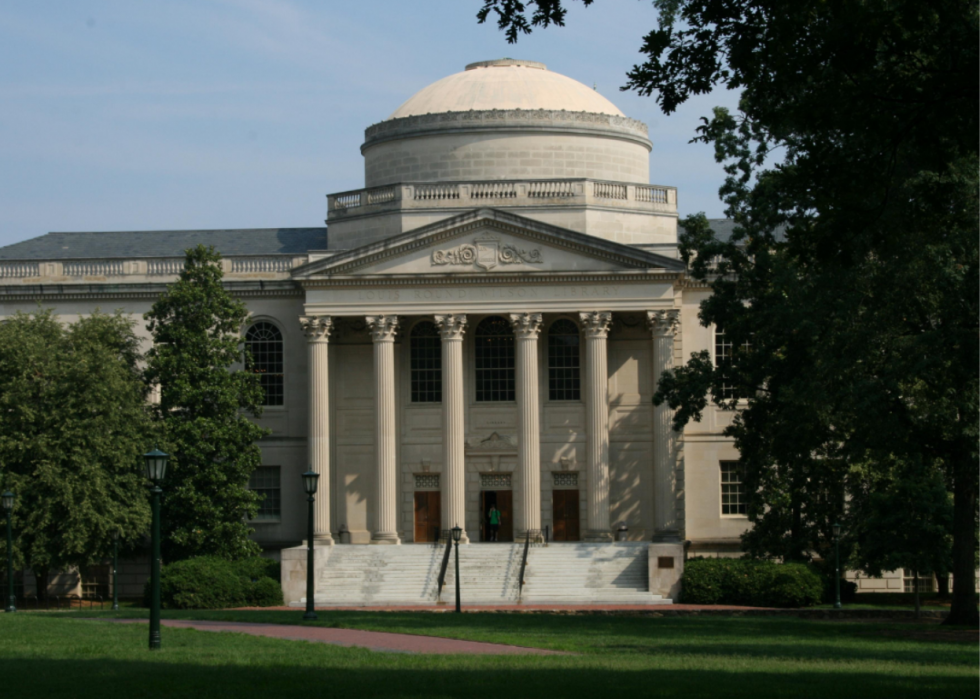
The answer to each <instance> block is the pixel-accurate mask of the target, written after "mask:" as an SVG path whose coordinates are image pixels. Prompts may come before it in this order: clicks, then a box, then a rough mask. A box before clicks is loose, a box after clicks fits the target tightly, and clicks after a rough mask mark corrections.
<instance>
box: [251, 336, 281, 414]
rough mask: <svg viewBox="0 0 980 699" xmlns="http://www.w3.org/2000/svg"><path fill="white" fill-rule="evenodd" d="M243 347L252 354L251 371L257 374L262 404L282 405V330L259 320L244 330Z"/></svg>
mask: <svg viewBox="0 0 980 699" xmlns="http://www.w3.org/2000/svg"><path fill="white" fill-rule="evenodd" d="M245 349H246V350H248V352H249V354H251V355H252V371H253V372H255V373H256V374H258V375H259V383H260V384H261V386H262V391H263V399H262V405H282V404H283V379H284V374H283V354H282V332H280V330H279V328H277V327H276V326H275V325H273V324H272V323H269V322H267V321H259V322H258V323H255V324H254V325H253V326H252V327H250V328H249V329H248V330H247V331H246V332H245Z"/></svg>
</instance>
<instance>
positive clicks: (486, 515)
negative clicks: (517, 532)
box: [480, 490, 514, 541]
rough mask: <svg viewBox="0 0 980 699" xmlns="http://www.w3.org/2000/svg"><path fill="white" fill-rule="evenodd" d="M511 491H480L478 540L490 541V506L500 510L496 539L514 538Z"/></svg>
mask: <svg viewBox="0 0 980 699" xmlns="http://www.w3.org/2000/svg"><path fill="white" fill-rule="evenodd" d="M512 495H513V493H512V491H510V490H481V491H480V541H490V507H491V506H493V505H496V506H497V509H498V510H500V529H499V530H498V531H497V541H513V540H514V517H513V514H512V513H513V509H514V508H513V507H511V504H512V502H513V497H512Z"/></svg>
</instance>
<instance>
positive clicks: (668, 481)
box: [647, 308, 680, 540]
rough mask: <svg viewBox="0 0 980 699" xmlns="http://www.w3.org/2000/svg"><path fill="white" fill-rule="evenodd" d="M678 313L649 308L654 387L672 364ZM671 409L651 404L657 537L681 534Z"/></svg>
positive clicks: (648, 317)
mask: <svg viewBox="0 0 980 699" xmlns="http://www.w3.org/2000/svg"><path fill="white" fill-rule="evenodd" d="M678 319H679V313H678V311H677V310H676V309H673V308H672V309H668V310H663V311H648V312H647V320H648V321H649V323H650V330H651V332H652V333H653V390H654V391H656V390H657V385H658V384H659V383H660V377H661V376H663V375H664V372H665V371H667V370H668V369H670V368H671V367H673V365H674V334H675V333H676V332H677V324H678ZM671 418H672V414H671V410H670V406H669V405H667V404H666V403H661V404H660V405H655V406H653V531H654V538H655V539H658V540H670V539H676V538H678V537H679V535H680V526H679V522H678V521H677V506H676V503H677V493H676V487H677V483H676V479H675V472H676V471H675V461H676V458H677V453H676V448H677V433H676V432H674V429H673V427H672V426H671Z"/></svg>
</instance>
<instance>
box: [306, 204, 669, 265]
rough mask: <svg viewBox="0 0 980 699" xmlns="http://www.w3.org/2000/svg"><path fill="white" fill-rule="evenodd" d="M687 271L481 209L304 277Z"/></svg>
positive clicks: (329, 261)
mask: <svg viewBox="0 0 980 699" xmlns="http://www.w3.org/2000/svg"><path fill="white" fill-rule="evenodd" d="M640 270H644V271H654V270H660V271H665V272H679V271H683V270H684V264H683V262H681V261H679V260H675V259H673V258H670V257H665V256H663V255H657V254H656V253H651V252H647V251H644V250H639V249H637V248H634V247H630V246H628V245H622V244H620V243H614V242H612V241H609V240H605V239H602V238H596V237H594V236H590V235H584V234H582V233H577V232H575V231H570V230H568V229H565V228H559V227H557V226H552V225H549V224H546V223H542V222H540V221H535V220H533V219H529V218H525V217H523V216H517V215H515V214H511V213H508V212H504V211H498V210H496V209H478V210H474V211H471V212H467V213H465V214H460V215H459V216H454V217H452V218H449V219H445V220H443V221H438V222H436V223H433V224H430V225H428V226H424V227H422V228H418V229H416V230H413V231H409V232H407V233H403V234H401V235H398V236H394V237H392V238H388V239H386V240H383V241H379V242H376V243H371V244H369V245H365V246H363V247H360V248H356V249H354V250H349V251H345V252H342V253H340V254H337V255H333V256H331V257H328V258H325V259H321V260H316V261H313V262H310V263H308V264H306V265H303V266H302V267H299V268H296V269H295V270H294V271H293V277H294V278H297V279H324V278H331V277H334V276H341V275H342V276H396V277H401V276H416V275H440V276H444V275H447V274H459V275H469V274H479V275H495V274H514V273H519V274H521V273H536V272H537V273H541V272H544V273H565V274H567V273H595V272H607V273H608V272H617V271H640Z"/></svg>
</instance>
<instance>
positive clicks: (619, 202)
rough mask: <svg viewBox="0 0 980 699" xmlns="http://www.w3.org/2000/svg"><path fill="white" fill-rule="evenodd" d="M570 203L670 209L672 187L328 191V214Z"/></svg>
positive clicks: (508, 185) (486, 185)
mask: <svg viewBox="0 0 980 699" xmlns="http://www.w3.org/2000/svg"><path fill="white" fill-rule="evenodd" d="M569 205H572V206H595V207H602V208H613V209H622V210H631V211H638V212H651V213H653V212H659V213H671V214H673V213H676V212H677V189H676V188H674V187H664V186H660V185H646V184H631V183H628V182H603V181H598V180H590V179H584V178H583V179H560V180H525V181H519V180H518V181H514V180H491V181H485V182H439V183H435V182H432V183H429V182H411V183H402V184H394V185H386V186H383V187H373V188H369V189H360V190H354V191H350V192H340V193H338V194H329V195H327V210H328V218H329V219H340V218H345V217H351V216H360V215H367V214H378V213H389V212H394V211H404V210H412V209H415V210H421V209H455V208H472V207H479V206H496V207H507V208H513V207H521V206H528V207H541V206H569Z"/></svg>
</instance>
